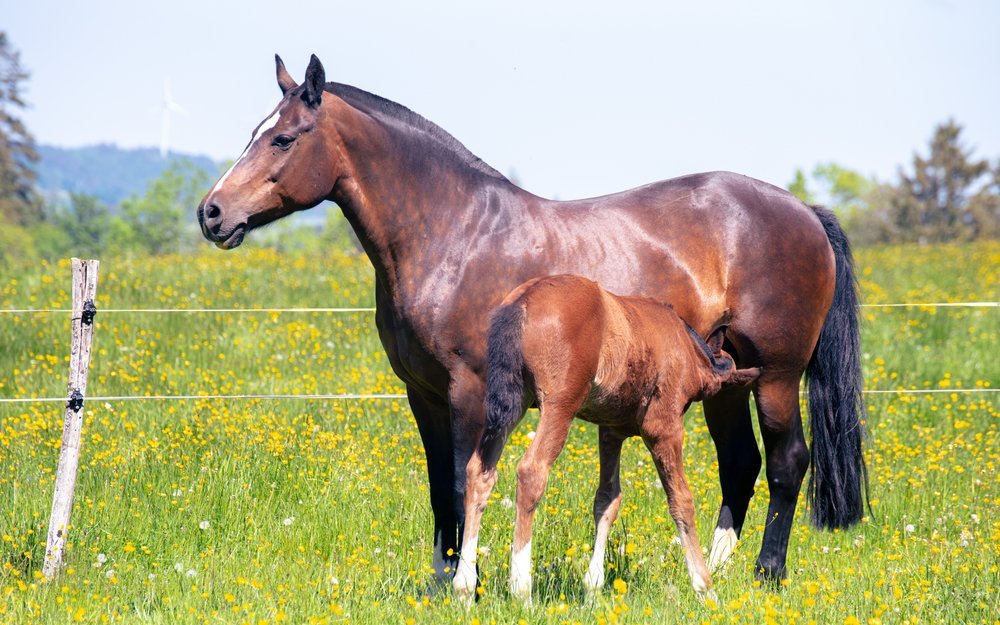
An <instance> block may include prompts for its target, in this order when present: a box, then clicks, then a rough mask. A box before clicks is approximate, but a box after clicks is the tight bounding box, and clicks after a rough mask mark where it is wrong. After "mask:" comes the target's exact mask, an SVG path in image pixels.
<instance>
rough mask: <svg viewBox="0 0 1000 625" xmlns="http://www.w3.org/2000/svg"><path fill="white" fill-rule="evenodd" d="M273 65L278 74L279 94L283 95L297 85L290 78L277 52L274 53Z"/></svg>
mask: <svg viewBox="0 0 1000 625" xmlns="http://www.w3.org/2000/svg"><path fill="white" fill-rule="evenodd" d="M274 65H275V70H276V71H277V74H278V87H280V88H281V95H285V94H286V93H288V92H289V91H291V90H292V89H294V88H296V87H298V86H299V85H298V84H297V83H296V82H295V80H294V79H292V76H291V74H289V73H288V70H287V69H285V63H284V62H283V61H282V60H281V57H280V56H278V55H277V54H275V55H274Z"/></svg>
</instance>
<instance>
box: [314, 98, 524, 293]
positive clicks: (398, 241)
mask: <svg viewBox="0 0 1000 625" xmlns="http://www.w3.org/2000/svg"><path fill="white" fill-rule="evenodd" d="M343 107H344V109H343V110H342V111H338V112H337V114H336V115H332V116H330V117H331V118H333V119H335V120H336V122H335V123H336V124H337V127H336V131H335V132H336V135H337V136H338V137H339V140H338V141H337V145H338V148H340V149H342V151H343V159H344V161H345V163H344V168H345V172H344V173H343V174H342V175H341V177H340V179H339V180H338V182H337V184H336V185H335V187H334V191H333V194H332V196H331V198H330V199H332V200H333V201H335V202H336V203H337V204H338V205H339V206H340V208H341V210H343V212H344V214H345V216H346V217H347V219H348V221H349V222H350V223H351V226H352V227H353V228H354V231H355V233H356V234H357V235H358V238H359V240H360V241H361V244H362V246H363V247H364V249H365V252H366V253H367V254H368V257H369V258H370V259H371V262H372V264H373V265H374V266H375V271H376V275H377V277H378V278H379V279H380V280H382V281H383V284H384V285H385V286H386V287H387V288H388V290H389V291H390V292H395V291H397V288H398V286H399V285H400V282H404V281H406V280H407V279H408V278H409V277H410V276H407V275H404V274H408V273H411V272H412V271H413V270H414V269H413V268H414V267H417V268H418V269H419V267H420V266H423V265H426V264H427V261H428V260H429V257H427V255H428V254H430V255H432V256H433V255H434V254H440V253H442V251H443V250H442V247H446V246H448V245H451V244H456V245H465V244H467V242H468V239H469V237H471V236H473V233H472V232H471V231H469V232H465V230H469V229H470V228H473V227H474V225H475V222H476V221H477V219H476V214H477V213H478V212H479V211H481V210H484V206H483V204H484V196H488V195H489V193H482V192H481V191H482V190H483V189H486V188H490V189H492V190H493V192H494V193H495V192H497V191H499V192H501V193H504V192H508V191H509V192H511V193H516V192H517V188H516V187H514V186H513V185H512V184H510V183H509V182H507V181H506V180H505V179H503V178H502V177H492V176H489V175H487V174H486V173H483V172H481V171H478V170H476V169H475V168H473V167H470V166H469V165H468V164H466V163H463V162H462V160H461V158H459V157H458V156H456V155H455V154H453V153H450V152H448V151H447V150H446V149H444V148H442V147H441V145H439V144H438V142H436V140H435V139H434V138H433V137H429V136H428V135H426V134H425V133H422V132H421V131H419V130H418V129H413V128H408V127H406V126H405V125H403V124H402V123H398V124H397V123H393V122H392V121H391V120H390V121H386V120H383V119H378V118H376V117H373V116H370V115H368V114H367V113H365V112H363V111H359V110H358V109H355V108H353V107H351V106H349V105H346V104H343ZM425 257H427V258H425ZM427 269H429V268H427Z"/></svg>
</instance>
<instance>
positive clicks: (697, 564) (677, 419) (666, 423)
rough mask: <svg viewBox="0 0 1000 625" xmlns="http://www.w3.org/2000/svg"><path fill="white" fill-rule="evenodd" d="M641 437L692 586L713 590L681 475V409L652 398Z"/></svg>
mask: <svg viewBox="0 0 1000 625" xmlns="http://www.w3.org/2000/svg"><path fill="white" fill-rule="evenodd" d="M642 440H643V442H645V443H646V447H648V448H649V451H650V453H651V454H652V456H653V463H654V464H655V465H656V470H657V472H658V473H659V475H660V482H661V483H662V484H663V489H664V490H665V491H667V502H668V505H669V508H670V516H671V517H672V518H673V519H674V523H676V525H677V532H678V534H679V535H680V539H681V546H682V547H683V549H684V560H685V562H686V563H687V570H688V575H689V576H690V577H691V585H692V586H693V587H694V589H695V592H697V593H698V594H699V595H706V594H707V593H710V592H711V590H712V578H711V576H710V575H709V573H708V567H706V566H705V559H704V557H702V555H701V544H700V543H699V542H698V532H697V530H696V528H695V518H694V500H693V499H692V497H691V489H690V488H688V483H687V480H686V479H685V477H684V466H683V446H684V422H683V409H682V408H677V407H674V406H670V405H664V403H663V402H659V401H655V400H654V402H653V404H651V405H650V407H649V410H648V411H647V413H646V417H645V419H644V420H643V424H642Z"/></svg>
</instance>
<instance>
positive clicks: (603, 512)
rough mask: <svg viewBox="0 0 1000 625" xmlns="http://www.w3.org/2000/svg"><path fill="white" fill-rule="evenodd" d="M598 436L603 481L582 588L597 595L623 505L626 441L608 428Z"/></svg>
mask: <svg viewBox="0 0 1000 625" xmlns="http://www.w3.org/2000/svg"><path fill="white" fill-rule="evenodd" d="M597 431H598V434H597V439H598V440H597V447H598V450H599V453H600V464H601V477H600V482H599V483H598V485H597V493H596V494H595V495H594V525H595V526H596V529H597V531H596V535H595V537H594V553H593V555H592V556H591V558H590V567H589V568H588V569H587V575H586V576H584V578H583V585H584V586H585V587H586V588H587V592H588V593H594V592H597V591H598V590H600V589H601V587H602V586H603V585H604V556H605V553H606V552H607V546H608V533H609V532H610V531H611V526H612V524H614V522H615V519H617V518H618V510H619V509H620V508H621V503H622V489H621V482H620V480H619V468H620V464H621V463H620V461H621V455H622V443H623V442H624V441H625V437H624V436H623V435H621V434H620V433H618V432H616V431H615V430H613V429H612V428H609V427H607V426H604V425H602V426H600V427H599V428H598V430H597Z"/></svg>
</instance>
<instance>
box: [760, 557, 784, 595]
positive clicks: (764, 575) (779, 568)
mask: <svg viewBox="0 0 1000 625" xmlns="http://www.w3.org/2000/svg"><path fill="white" fill-rule="evenodd" d="M753 577H754V579H755V580H757V581H758V582H760V585H761V586H762V587H766V588H770V589H771V590H778V589H780V588H781V582H783V581H784V580H785V578H786V577H788V575H787V574H786V573H785V565H783V564H777V563H768V562H766V561H763V560H757V563H756V564H754V569H753Z"/></svg>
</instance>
